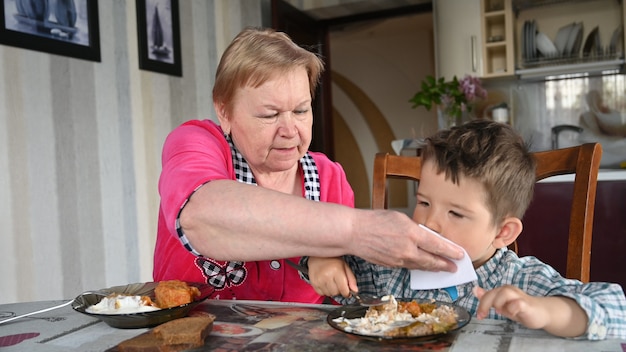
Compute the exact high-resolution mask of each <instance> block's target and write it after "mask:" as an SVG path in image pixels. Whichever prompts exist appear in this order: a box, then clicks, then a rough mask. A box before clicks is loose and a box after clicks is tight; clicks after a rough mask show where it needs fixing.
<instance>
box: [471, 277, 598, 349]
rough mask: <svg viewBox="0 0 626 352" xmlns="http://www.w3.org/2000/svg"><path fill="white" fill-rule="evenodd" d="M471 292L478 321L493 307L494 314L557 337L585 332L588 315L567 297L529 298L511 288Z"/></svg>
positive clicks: (574, 335)
mask: <svg viewBox="0 0 626 352" xmlns="http://www.w3.org/2000/svg"><path fill="white" fill-rule="evenodd" d="M472 292H473V293H474V295H475V296H476V297H477V298H478V299H479V300H480V303H479V304H478V309H477V310H476V317H477V318H478V319H483V318H485V317H486V316H487V315H488V314H489V309H491V308H494V309H495V310H496V313H498V314H501V315H503V316H505V317H507V318H509V319H511V320H514V321H516V322H518V323H520V324H522V325H524V326H526V327H527V328H529V329H544V330H545V331H547V332H549V333H551V334H553V335H556V336H562V337H576V336H580V335H582V334H583V333H584V332H585V331H586V329H587V324H588V317H587V314H586V313H585V311H584V310H583V309H582V308H581V307H580V306H579V305H578V303H576V301H575V300H573V299H571V298H568V297H563V296H549V297H536V296H531V295H529V294H527V293H526V292H524V291H522V290H521V289H519V288H518V287H515V286H511V285H506V286H502V287H498V288H494V289H493V290H490V291H485V290H484V289H483V288H481V287H474V288H473V290H472Z"/></svg>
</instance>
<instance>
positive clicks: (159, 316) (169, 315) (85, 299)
mask: <svg viewBox="0 0 626 352" xmlns="http://www.w3.org/2000/svg"><path fill="white" fill-rule="evenodd" d="M187 284H189V285H190V286H196V287H197V288H198V289H199V290H200V296H199V297H197V298H196V300H195V301H193V302H191V303H187V304H183V305H182V306H178V307H172V308H166V309H159V310H155V311H150V312H141V313H131V314H94V313H87V311H86V309H87V308H88V307H90V306H92V305H94V304H97V303H98V302H100V301H101V300H102V299H103V298H104V296H102V295H96V294H93V293H89V292H86V293H82V294H80V295H79V296H77V297H76V298H74V302H72V308H74V310H75V311H77V312H80V313H83V314H86V315H89V316H92V317H95V318H98V319H100V320H102V321H103V322H105V323H107V324H108V325H110V326H112V327H114V328H122V329H136V328H149V327H153V326H157V325H159V324H162V323H165V322H166V321H170V320H173V319H178V318H182V317H184V316H186V315H187V313H189V311H190V310H191V309H192V308H194V307H195V306H197V305H198V304H199V303H200V302H202V301H204V300H205V299H206V298H207V297H208V296H209V295H210V294H211V293H212V292H213V287H212V286H209V285H205V284H198V283H193V282H188V283H187ZM157 285H158V282H145V283H136V284H130V285H125V286H114V287H109V288H105V289H102V290H98V292H103V293H106V294H111V293H122V294H127V295H134V296H149V297H150V298H152V300H154V289H155V288H156V287H157Z"/></svg>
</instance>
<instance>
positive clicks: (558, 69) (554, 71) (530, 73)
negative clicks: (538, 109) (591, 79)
mask: <svg viewBox="0 0 626 352" xmlns="http://www.w3.org/2000/svg"><path fill="white" fill-rule="evenodd" d="M623 68H624V59H615V60H608V61H587V62H582V63H574V64H559V65H548V66H540V67H536V68H528V69H521V70H517V71H515V73H516V74H517V75H519V77H520V79H522V80H542V79H546V78H548V77H554V76H561V75H573V74H584V75H595V74H602V73H603V72H610V73H613V74H615V73H619V72H621V71H622V70H623Z"/></svg>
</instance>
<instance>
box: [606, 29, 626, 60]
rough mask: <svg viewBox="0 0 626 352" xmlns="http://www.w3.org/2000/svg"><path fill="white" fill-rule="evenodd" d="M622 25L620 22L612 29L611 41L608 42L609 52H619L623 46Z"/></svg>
mask: <svg viewBox="0 0 626 352" xmlns="http://www.w3.org/2000/svg"><path fill="white" fill-rule="evenodd" d="M623 35H624V27H623V26H622V25H621V24H620V25H619V26H618V27H617V28H615V31H613V35H612V36H611V43H610V44H609V53H611V54H615V53H621V51H622V50H623V47H624V39H623Z"/></svg>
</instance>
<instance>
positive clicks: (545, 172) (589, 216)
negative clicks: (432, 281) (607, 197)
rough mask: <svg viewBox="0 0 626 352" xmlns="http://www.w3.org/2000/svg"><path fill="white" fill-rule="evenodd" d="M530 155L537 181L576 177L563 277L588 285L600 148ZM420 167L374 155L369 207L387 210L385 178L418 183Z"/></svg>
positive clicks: (412, 160) (415, 161) (413, 161)
mask: <svg viewBox="0 0 626 352" xmlns="http://www.w3.org/2000/svg"><path fill="white" fill-rule="evenodd" d="M533 155H534V156H535V158H536V160H537V181H539V180H542V179H544V178H547V177H550V176H556V175H564V174H575V180H574V194H573V202H572V210H571V214H570V221H569V238H568V247H567V269H566V273H565V276H566V277H568V278H573V279H578V280H580V281H583V282H589V269H590V266H591V237H592V230H593V214H594V206H595V201H596V186H597V182H598V170H599V168H600V159H601V157H602V146H601V145H600V144H599V143H587V144H583V145H580V146H576V147H570V148H563V149H557V150H549V151H542V152H536V153H533ZM421 165H422V161H421V158H420V157H414V156H397V155H390V154H389V153H378V154H376V157H375V159H374V185H373V189H372V208H374V209H384V208H387V179H388V178H399V179H408V180H413V181H419V178H420V172H421ZM511 248H512V249H513V250H515V251H517V244H516V243H514V244H513V245H512V246H511Z"/></svg>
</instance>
